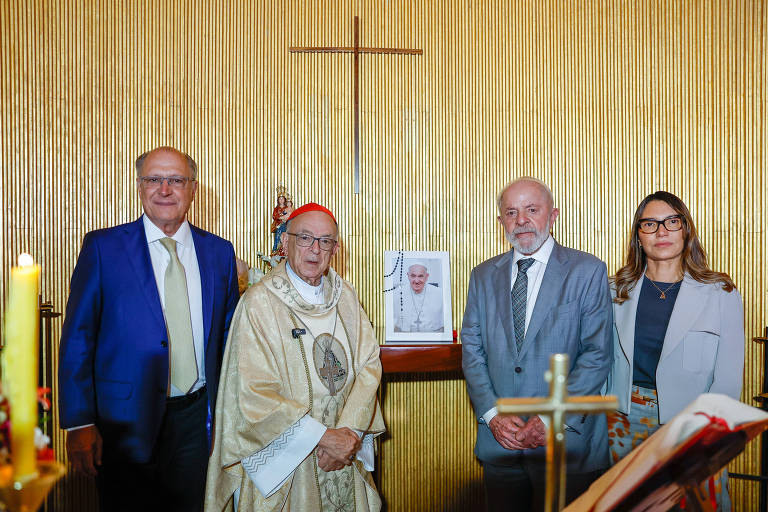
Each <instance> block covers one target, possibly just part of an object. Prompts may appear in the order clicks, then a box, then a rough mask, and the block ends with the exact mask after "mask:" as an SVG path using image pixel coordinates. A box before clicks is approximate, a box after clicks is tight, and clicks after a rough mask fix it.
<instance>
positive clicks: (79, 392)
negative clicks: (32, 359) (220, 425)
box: [59, 218, 239, 463]
mask: <svg viewBox="0 0 768 512" xmlns="http://www.w3.org/2000/svg"><path fill="white" fill-rule="evenodd" d="M190 227H191V230H192V239H193V241H194V244H195V252H196V254H197V261H198V265H199V267H200V281H201V283H200V284H201V290H202V303H203V330H204V333H205V345H204V346H205V377H206V382H207V387H208V401H209V406H210V410H211V411H213V410H214V406H215V400H216V392H217V390H218V384H219V370H220V368H221V358H222V355H223V353H224V344H225V342H226V339H227V333H228V330H229V322H230V320H231V318H232V314H233V312H234V310H235V306H236V305H237V301H238V298H239V295H238V287H237V271H236V269H235V253H234V249H233V247H232V244H231V243H230V242H228V241H226V240H224V239H222V238H219V237H218V236H216V235H213V234H211V233H208V232H206V231H203V230H201V229H198V228H196V227H194V226H190ZM167 340H168V335H167V330H166V326H165V320H164V318H163V311H162V307H161V304H160V296H159V294H158V290H157V283H156V282H155V276H154V273H153V271H152V262H151V260H150V257H149V247H148V245H147V238H146V235H145V233H144V226H143V221H142V219H141V218H139V219H138V220H137V221H135V222H131V223H128V224H123V225H120V226H116V227H113V228H108V229H101V230H97V231H92V232H90V233H88V234H87V235H86V236H85V239H84V240H83V248H82V250H81V251H80V256H79V257H78V259H77V265H76V266H75V271H74V273H73V274H72V282H71V287H70V293H69V300H68V301H67V309H66V316H65V318H64V326H63V329H62V334H61V346H60V349H59V409H60V414H61V427H62V428H70V427H75V426H79V425H85V424H89V423H94V424H96V426H97V427H98V429H99V432H100V434H101V436H102V438H103V440H104V451H105V453H108V454H109V455H110V457H114V458H117V459H118V460H125V461H128V462H137V463H141V462H146V461H148V460H149V458H150V455H151V454H152V449H153V447H154V445H155V440H156V439H157V435H158V432H159V430H160V424H161V422H162V419H163V415H164V413H165V401H166V394H167V386H168V343H167Z"/></svg>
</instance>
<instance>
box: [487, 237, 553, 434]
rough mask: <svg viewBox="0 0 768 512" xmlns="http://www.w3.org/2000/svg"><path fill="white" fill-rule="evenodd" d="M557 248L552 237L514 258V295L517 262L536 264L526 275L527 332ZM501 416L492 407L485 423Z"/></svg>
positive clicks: (545, 418) (543, 419)
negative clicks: (543, 281) (529, 260)
mask: <svg viewBox="0 0 768 512" xmlns="http://www.w3.org/2000/svg"><path fill="white" fill-rule="evenodd" d="M554 247H555V239H554V238H552V235H550V236H549V237H548V238H547V239H546V241H545V242H544V243H543V244H542V246H541V247H539V249H538V250H537V251H536V252H535V253H533V254H523V253H521V252H520V251H515V253H514V255H513V257H512V280H511V282H510V283H509V292H510V294H511V293H512V287H513V286H515V281H517V273H518V266H517V262H518V261H519V260H522V259H525V258H533V259H534V262H533V264H531V266H530V267H528V271H527V272H526V274H527V275H528V290H527V296H526V297H527V298H526V301H525V331H526V332H527V331H528V323H529V322H530V321H531V316H532V315H533V308H534V306H536V299H537V298H538V296H539V289H540V288H541V281H542V279H544V271H545V270H546V269H547V263H548V262H549V257H550V255H551V254H552V249H553V248H554ZM497 414H499V411H498V410H497V409H496V407H492V408H491V409H490V410H489V411H488V412H486V413H485V414H483V421H485V424H486V425H488V424H489V423H490V422H491V420H492V419H493V418H494V417H495V416H496V415H497ZM541 419H542V421H544V424H545V425H546V424H547V423H548V420H549V418H548V417H546V416H542V417H541Z"/></svg>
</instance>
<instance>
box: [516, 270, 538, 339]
mask: <svg viewBox="0 0 768 512" xmlns="http://www.w3.org/2000/svg"><path fill="white" fill-rule="evenodd" d="M533 262H534V259H533V258H524V259H522V260H517V279H515V284H514V285H512V314H513V316H514V320H515V343H516V344H517V352H518V353H520V349H521V348H522V346H523V340H524V339H525V311H526V306H527V301H528V274H526V272H528V269H529V268H531V265H533Z"/></svg>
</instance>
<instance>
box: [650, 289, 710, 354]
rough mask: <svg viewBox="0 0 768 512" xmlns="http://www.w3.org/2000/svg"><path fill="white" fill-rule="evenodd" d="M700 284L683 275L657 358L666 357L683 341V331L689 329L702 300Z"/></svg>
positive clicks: (685, 331) (696, 315) (696, 316)
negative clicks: (659, 355)
mask: <svg viewBox="0 0 768 512" xmlns="http://www.w3.org/2000/svg"><path fill="white" fill-rule="evenodd" d="M700 286H701V283H699V282H697V281H696V280H695V279H693V278H692V277H691V276H689V275H688V274H685V277H683V282H682V284H681V285H680V291H679V292H677V299H676V300H675V307H674V308H673V309H672V315H671V316H670V317H669V325H667V333H666V335H664V345H663V347H662V349H661V357H659V360H661V359H664V358H665V357H667V356H668V355H669V354H670V353H671V352H672V351H673V350H674V349H675V347H677V346H678V345H679V344H680V342H681V341H683V337H684V336H685V333H687V332H688V331H689V330H690V328H691V326H692V325H693V323H694V322H695V321H696V319H697V318H698V316H699V315H698V313H699V312H700V311H699V309H698V308H700V307H701V305H702V304H703V302H704V301H702V298H701V295H700V293H701V290H700V289H699V288H700Z"/></svg>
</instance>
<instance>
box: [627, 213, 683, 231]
mask: <svg viewBox="0 0 768 512" xmlns="http://www.w3.org/2000/svg"><path fill="white" fill-rule="evenodd" d="M661 224H664V229H666V230H667V231H680V230H681V229H683V217H682V216H680V215H670V216H669V217H667V218H666V219H664V220H656V219H640V222H638V224H637V227H638V229H640V231H642V232H643V233H645V234H646V235H652V234H653V233H655V232H657V231H658V230H659V226H660V225H661Z"/></svg>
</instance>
